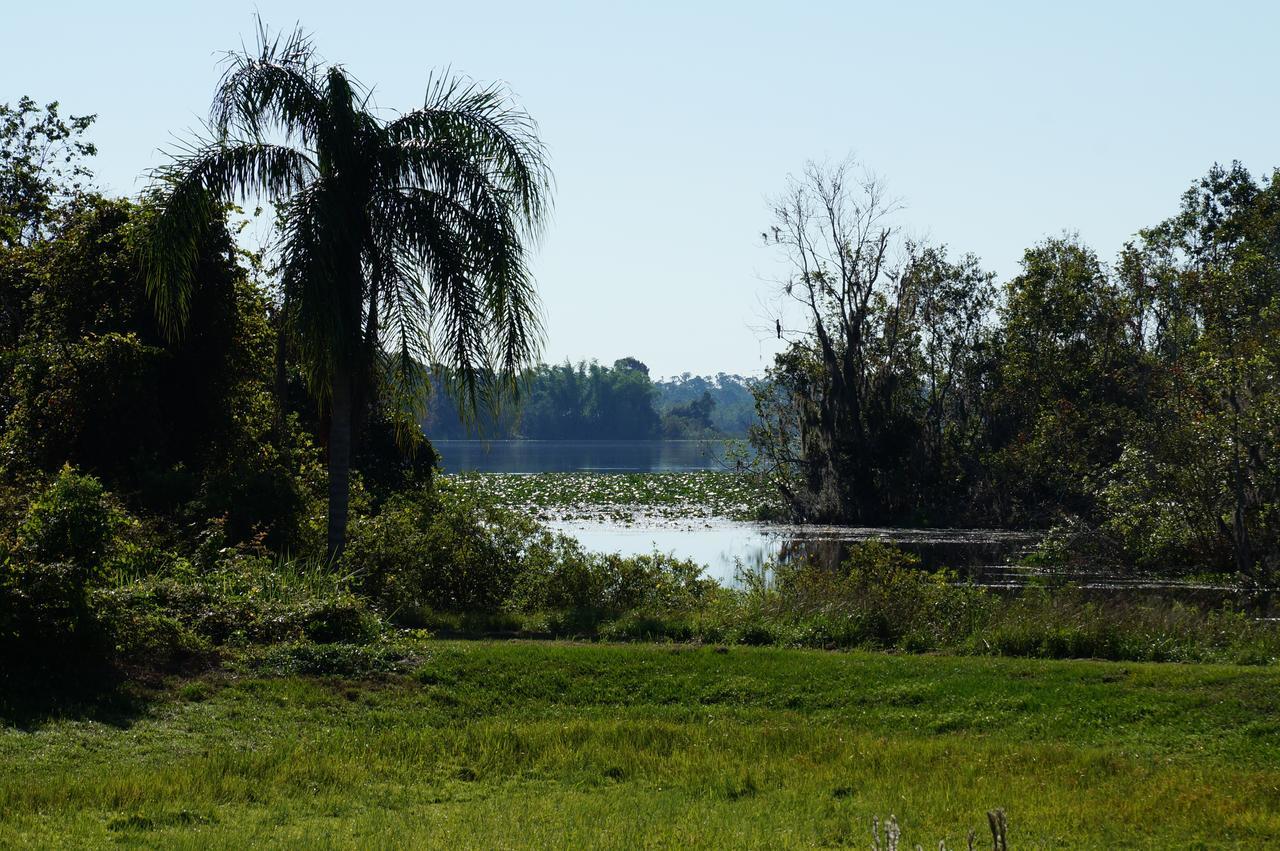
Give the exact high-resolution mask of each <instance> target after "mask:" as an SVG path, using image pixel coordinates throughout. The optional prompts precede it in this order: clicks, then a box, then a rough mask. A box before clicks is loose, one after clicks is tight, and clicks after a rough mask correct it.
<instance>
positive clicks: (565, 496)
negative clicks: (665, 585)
mask: <svg viewBox="0 0 1280 851" xmlns="http://www.w3.org/2000/svg"><path fill="white" fill-rule="evenodd" d="M449 478H450V479H451V480H453V481H455V482H457V483H458V484H459V485H461V486H463V487H465V488H467V489H468V490H469V491H471V492H472V493H474V494H475V495H476V496H477V497H479V498H482V499H487V500H492V501H493V502H495V503H497V504H499V505H501V506H503V507H505V508H512V509H519V510H522V511H525V512H528V513H529V514H531V515H532V516H533V517H535V518H536V519H538V520H542V521H548V520H584V519H590V520H601V519H602V520H614V521H617V522H623V523H625V522H628V521H634V520H635V519H637V518H638V517H641V516H643V517H646V518H649V519H653V518H658V519H682V520H688V519H691V518H693V519H696V518H713V517H720V518H728V519H732V520H751V519H755V518H757V517H759V516H760V515H761V514H762V513H763V512H765V511H766V510H767V509H768V507H769V506H771V505H772V502H773V500H775V499H776V496H775V495H774V494H773V492H772V491H771V490H770V489H769V488H768V487H767V486H766V485H765V484H764V483H763V482H762V481H761V480H760V479H759V478H758V477H756V476H753V475H749V474H742V473H732V472H727V471H719V470H700V471H696V472H685V473H533V474H521V473H465V474H460V475H456V476H450V477H449Z"/></svg>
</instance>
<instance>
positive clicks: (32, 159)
mask: <svg viewBox="0 0 1280 851" xmlns="http://www.w3.org/2000/svg"><path fill="white" fill-rule="evenodd" d="M96 118H97V116H95V115H73V116H71V117H70V121H67V120H64V119H63V118H62V117H61V116H60V115H59V114H58V102H57V101H54V102H53V103H50V104H47V105H45V107H44V108H43V109H41V108H40V107H39V106H38V105H37V104H36V102H35V101H34V100H32V99H31V98H29V97H22V98H20V99H19V100H18V103H17V105H16V106H14V105H12V104H7V103H5V104H0V245H15V244H19V243H24V244H29V243H31V242H33V241H34V240H36V239H37V238H39V237H40V236H42V235H45V234H46V233H47V227H48V224H49V222H50V220H51V219H52V218H53V215H54V213H55V211H56V209H57V207H58V206H59V202H61V201H64V200H66V199H67V198H68V197H71V196H74V195H75V194H77V193H79V192H80V191H82V190H84V189H85V188H86V187H87V186H88V183H89V180H90V178H91V176H92V175H91V173H90V171H89V168H88V167H87V166H86V165H85V163H84V160H85V159H86V158H88V157H91V156H93V155H94V154H96V153H97V148H96V147H95V146H94V144H93V143H92V142H90V141H88V140H86V139H85V138H84V134H85V132H86V131H88V129H89V127H90V126H91V125H92V124H93V122H94V120H95V119H96Z"/></svg>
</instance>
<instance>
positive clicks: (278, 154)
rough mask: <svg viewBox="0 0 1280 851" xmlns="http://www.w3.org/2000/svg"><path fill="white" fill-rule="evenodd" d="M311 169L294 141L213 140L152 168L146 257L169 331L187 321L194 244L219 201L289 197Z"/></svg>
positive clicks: (143, 244)
mask: <svg viewBox="0 0 1280 851" xmlns="http://www.w3.org/2000/svg"><path fill="white" fill-rule="evenodd" d="M314 170H315V169H314V165H313V164H312V163H311V161H310V160H309V159H308V158H307V157H306V156H305V155H303V154H301V153H300V152H298V151H295V150H293V149H292V148H287V147H283V146H279V145H268V144H264V143H249V144H237V145H227V144H220V143H213V144H209V145H205V146H203V147H198V148H195V147H193V148H189V149H187V150H186V151H185V152H184V153H183V154H181V155H179V156H175V158H174V160H173V161H172V162H171V163H170V164H168V165H166V166H163V167H161V168H160V169H157V170H156V171H155V172H153V173H152V179H153V186H155V187H156V189H155V191H154V192H153V193H152V201H153V204H154V208H155V209H154V212H153V214H152V215H151V216H150V217H149V218H148V220H147V224H146V227H145V228H144V232H143V236H142V239H141V243H140V249H141V259H142V265H143V270H144V274H145V278H146V283H147V292H148V293H149V294H150V296H151V297H152V299H153V301H154V302H155V305H156V312H157V315H158V316H159V318H160V321H161V323H162V324H163V325H164V326H165V328H166V329H167V330H168V332H169V333H171V334H173V333H177V332H178V330H179V329H181V327H182V325H183V324H184V323H185V321H186V318H187V309H188V306H189V300H190V294H191V288H192V285H193V280H192V276H193V275H194V274H195V267H196V260H197V252H198V250H199V246H200V244H201V241H202V240H203V239H204V236H205V234H206V233H207V230H208V228H209V226H210V223H212V222H214V221H215V220H216V219H217V217H218V216H220V215H221V213H222V209H221V208H222V205H224V204H226V203H228V202H231V201H233V200H236V199H237V198H238V199H240V200H245V199H247V198H249V197H252V196H255V195H261V196H265V197H268V198H271V199H281V198H285V197H288V196H289V195H291V193H293V192H294V191H295V190H297V189H299V188H301V187H302V186H303V185H305V184H306V182H307V181H308V179H309V178H310V176H311V175H312V173H313V172H314Z"/></svg>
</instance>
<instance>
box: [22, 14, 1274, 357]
mask: <svg viewBox="0 0 1280 851" xmlns="http://www.w3.org/2000/svg"><path fill="white" fill-rule="evenodd" d="M255 14H260V15H261V16H262V18H263V20H265V21H266V22H267V23H268V24H269V25H271V26H273V27H277V28H281V27H292V26H293V25H294V24H295V23H301V24H302V25H303V26H304V27H305V28H306V29H308V30H310V31H311V32H312V33H313V35H314V37H315V41H316V44H317V47H318V49H319V51H320V53H321V55H322V57H323V58H324V59H325V60H326V61H328V62H331V63H341V64H343V65H345V66H346V67H347V68H348V70H349V71H351V72H352V73H353V74H354V75H355V76H356V77H357V78H358V79H360V80H361V81H362V82H364V83H365V84H367V85H371V86H372V87H373V88H374V93H375V94H374V97H375V100H376V102H377V104H378V105H379V107H381V108H384V109H387V110H389V111H390V110H400V111H406V110H409V109H412V108H414V107H415V106H417V105H418V104H420V102H421V100H422V97H423V94H424V87H425V84H426V81H427V79H428V77H429V76H430V75H431V74H432V73H433V72H437V73H438V72H439V71H440V70H441V69H443V68H445V67H451V68H452V69H453V70H454V71H455V72H459V73H463V74H466V75H468V76H470V77H472V78H474V79H476V80H480V81H502V82H505V83H506V84H507V85H508V86H509V87H510V88H511V90H512V91H513V92H514V94H515V95H516V97H517V98H518V100H519V102H520V103H521V104H522V105H523V107H524V108H525V109H527V110H528V111H529V112H530V113H531V114H532V115H533V117H534V118H535V119H536V120H537V121H538V124H539V127H540V131H541V135H542V138H543V140H544V142H545V144H546V146H547V148H548V151H549V153H550V158H551V166H552V169H553V171H554V173H555V177H556V193H555V210H554V213H553V218H552V220H551V223H550V226H549V228H548V229H547V233H546V235H545V237H544V239H543V241H542V243H541V244H540V245H539V246H538V248H537V252H536V259H535V261H534V270H535V274H536V277H537V282H538V287H539V291H540V293H541V296H542V300H543V307H544V311H545V318H546V327H547V340H546V344H545V348H544V357H545V359H547V360H549V361H563V360H565V359H566V358H567V359H570V360H574V361H576V360H579V359H583V358H586V359H591V358H595V359H598V360H600V361H601V362H605V363H609V362H612V361H613V360H615V359H617V358H620V357H624V356H634V357H637V358H639V359H640V360H642V361H644V362H645V363H647V364H648V365H649V366H650V369H651V372H652V374H654V375H655V376H670V375H676V374H680V373H683V372H692V373H695V374H713V373H716V372H722V371H723V372H730V373H742V374H757V373H759V372H760V371H762V370H763V369H764V368H765V367H767V366H768V364H769V361H770V360H771V358H772V355H773V353H774V351H775V341H774V340H771V339H770V338H771V337H773V330H772V320H771V319H767V317H766V304H767V302H768V296H769V293H770V289H771V285H770V280H772V279H773V278H774V277H776V275H777V274H778V271H779V269H778V259H777V257H776V256H775V255H774V254H773V253H771V252H772V251H773V249H770V248H767V247H765V246H763V245H762V244H761V239H760V233H761V232H762V231H764V230H766V229H767V227H768V226H769V225H770V224H771V219H770V213H769V200H770V198H771V197H774V196H776V195H777V194H778V193H779V192H780V191H781V190H782V189H783V188H784V186H785V184H786V180H787V177H788V175H789V174H794V173H798V172H799V171H801V170H802V169H803V167H804V165H805V162H806V161H807V160H817V161H839V160H842V159H844V158H845V157H848V156H853V157H856V159H857V160H858V161H859V162H860V163H861V164H862V165H863V166H864V167H866V168H868V169H870V170H872V171H874V172H875V173H876V174H877V175H878V176H879V177H880V178H882V179H883V180H884V181H885V183H886V184H887V186H888V187H889V191H890V193H891V194H892V195H893V196H895V197H897V198H899V199H901V201H902V203H903V210H902V212H901V213H900V214H899V217H898V218H899V221H898V222H897V224H899V225H900V226H901V227H902V228H904V229H905V230H906V231H907V232H909V233H911V234H913V235H915V236H917V237H923V238H927V239H929V240H931V241H932V242H935V243H945V244H947V245H948V246H950V248H951V250H952V251H953V252H973V253H975V254H977V255H978V256H979V257H980V258H982V260H983V262H984V264H985V266H986V268H988V269H990V270H992V271H994V272H996V273H997V274H998V275H999V276H1000V278H1001V279H1002V280H1004V279H1007V278H1008V277H1010V276H1012V275H1014V274H1016V273H1017V271H1018V262H1019V259H1020V257H1021V256H1022V252H1023V251H1024V250H1025V249H1026V248H1027V247H1029V246H1031V245H1033V244H1035V243H1036V242H1037V241H1039V240H1042V239H1044V238H1046V237H1049V236H1055V235H1059V234H1062V233H1063V232H1064V231H1070V232H1077V233H1079V235H1080V237H1081V238H1082V239H1083V240H1084V241H1085V242H1087V243H1089V244H1090V245H1092V246H1093V247H1094V248H1095V249H1096V250H1097V251H1098V252H1099V254H1100V255H1101V256H1102V257H1104V258H1106V259H1109V258H1113V257H1114V256H1115V253H1116V252H1117V251H1118V250H1119V249H1120V248H1121V246H1122V245H1123V244H1124V242H1125V241H1126V240H1128V239H1130V238H1131V237H1132V235H1133V234H1134V233H1135V232H1136V231H1137V230H1138V229H1140V228H1143V227H1147V226H1150V225H1153V224H1156V223H1157V222H1159V221H1160V220H1162V219H1163V218H1165V217H1167V216H1169V215H1171V214H1172V213H1173V212H1174V211H1175V210H1176V207H1177V203H1178V198H1179V196H1180V195H1181V193H1182V192H1183V191H1184V190H1185V189H1186V187H1187V186H1188V185H1189V184H1190V183H1191V181H1193V180H1194V179H1195V178H1197V177H1198V176H1200V175H1203V174H1204V173H1205V172H1206V171H1207V170H1208V168H1209V167H1210V165H1212V164H1213V163H1214V162H1223V163H1227V162H1230V161H1231V160H1234V159H1238V160H1241V161H1242V162H1243V163H1244V164H1245V165H1246V166H1248V167H1249V168H1250V169H1252V170H1253V171H1254V173H1255V174H1258V175H1262V174H1269V173H1270V171H1271V169H1272V168H1273V167H1275V166H1277V165H1280V108H1278V107H1280V104H1278V103H1277V83H1278V82H1280V51H1278V50H1276V48H1275V33H1276V32H1280V4H1276V3H1269V2H1255V3H1245V2H1226V1H1225V0H1220V2H1217V3H1213V4H1210V3H1205V2H1186V3H1184V2H1151V3H1146V2H1125V3H1121V2H1117V0H1112V2H1108V3H1091V2H1076V3H1061V2H1058V3H1048V2H1032V1H1031V0H1022V2H1017V3H981V4H978V3H960V2H949V3H911V2H883V0H878V2H872V3H867V2H830V3H827V2H804V0H792V2H790V3H782V2H770V3H756V2H747V0H733V2H711V0H704V2H694V0H685V2H662V0H648V1H647V2H636V3H622V2H618V3H602V2H596V3H586V2H582V3H551V2H542V3H537V2H528V1H527V0H526V2H508V0H488V2H484V3H457V2H455V3H450V4H445V3H437V2H430V0H416V2H409V0H404V2H379V0H363V2H360V3H330V2H320V1H319V0H312V2H306V3H298V2H293V3H289V2H270V0H260V2H257V3H246V2H238V0H218V2H200V3H186V2H178V0H170V2H127V0H120V2H115V3H103V2H101V0H94V2H79V0H59V2H50V3H21V4H17V3H13V4H9V3H6V6H5V9H4V11H3V14H2V15H0V30H2V31H3V38H0V44H3V50H0V81H3V85H2V86H0V102H5V101H8V102H14V101H16V100H17V99H18V97H20V96H21V95H23V94H29V95H31V96H32V97H35V98H36V99H37V100H40V101H48V100H54V99H56V100H59V101H60V102H61V103H62V109H63V112H64V114H67V113H74V114H82V113H89V112H96V113H98V115H99V119H98V122H97V124H96V125H95V127H94V130H93V138H94V140H95V141H96V142H97V144H98V146H99V156H98V157H97V162H96V164H95V168H96V170H97V173H98V176H99V183H100V185H101V186H102V187H103V188H105V189H106V190H108V191H110V192H112V193H116V194H123V195H134V194H136V193H138V192H140V191H141V190H142V189H143V188H144V187H145V185H146V179H145V173H146V171H147V170H148V169H150V168H154V167H155V166H157V165H159V164H161V163H162V162H163V161H164V153H163V151H164V149H166V148H172V147H173V146H174V145H175V144H176V143H177V142H179V141H181V140H182V139H183V138H187V134H188V133H189V131H191V130H192V129H193V128H197V127H198V126H199V125H200V123H201V121H202V119H203V117H204V116H205V115H206V114H207V111H208V108H209V101H210V98H211V96H212V93H213V88H214V85H215V83H216V82H217V80H218V77H219V74H220V65H219V62H220V57H221V54H222V53H223V52H225V51H227V50H230V49H234V48H237V47H239V46H240V45H241V44H242V43H243V44H250V45H251V44H252V43H253V40H254V33H255V18H254V16H255Z"/></svg>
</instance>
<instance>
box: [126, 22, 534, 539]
mask: <svg viewBox="0 0 1280 851" xmlns="http://www.w3.org/2000/svg"><path fill="white" fill-rule="evenodd" d="M371 94H372V93H371V92H370V91H369V90H368V89H366V88H364V87H362V86H361V85H360V84H359V83H358V82H357V81H356V80H354V79H353V78H352V77H351V76H350V74H349V73H348V72H347V71H346V69H345V68H343V67H342V66H340V65H331V66H328V67H325V66H324V65H323V64H322V63H321V62H320V61H319V60H318V58H317V56H316V54H315V51H314V48H313V46H312V42H311V40H310V38H309V37H308V36H307V35H306V34H305V33H303V32H302V31H301V30H295V31H294V32H293V33H291V34H290V35H288V36H285V37H281V36H276V37H275V38H272V37H270V36H269V35H268V33H267V31H266V29H265V28H264V27H263V26H262V25H261V23H260V24H259V47H258V50H257V52H256V53H250V52H248V51H243V50H242V51H240V52H234V53H231V54H229V61H228V65H227V69H226V73H225V74H224V75H223V77H222V79H221V81H220V82H219V84H218V87H217V91H216V93H215V96H214V100H213V107H212V110H211V113H210V121H209V130H208V133H207V136H206V137H205V138H203V139H202V140H199V141H197V142H196V143H194V144H192V145H190V146H188V147H186V148H184V149H183V150H181V151H180V152H178V153H177V154H176V155H175V156H174V157H173V160H172V162H171V163H169V164H168V165H167V166H165V167H163V168H161V169H158V170H157V171H156V172H155V173H154V174H153V177H154V178H155V185H156V191H155V196H156V214H155V216H154V218H153V223H152V225H151V226H150V227H149V228H148V230H147V235H146V237H145V239H144V241H143V247H142V255H143V262H144V267H145V269H146V273H147V286H148V291H149V292H150V294H151V297H152V299H153V300H154V302H155V306H156V310H157V313H158V315H159V316H160V318H161V320H162V321H163V322H164V323H165V324H166V325H167V326H168V327H169V328H170V329H171V330H172V331H174V332H175V333H176V332H177V331H179V330H180V329H181V327H182V324H183V322H184V321H185V319H186V317H187V312H188V307H189V298H190V294H191V291H192V283H193V275H194V265H195V264H194V261H195V257H196V250H197V247H198V245H199V243H200V239H201V236H202V232H203V231H204V230H205V228H207V226H208V223H209V222H211V221H215V220H216V219H217V217H218V215H220V213H221V211H222V210H223V209H224V207H225V205H226V204H229V203H234V202H236V201H240V202H244V201H247V200H249V199H251V198H254V199H259V200H261V199H266V200H268V201H270V202H272V203H274V204H275V205H276V207H277V209H278V211H279V221H280V224H279V240H278V252H279V270H280V284H281V287H280V289H281V294H282V315H283V316H284V318H285V325H286V326H287V329H288V331H289V333H290V335H291V337H292V341H293V345H294V346H295V347H296V349H297V351H298V353H299V358H300V360H301V363H302V365H303V369H304V373H305V375H306V378H307V382H308V386H309V387H310V388H311V389H312V391H313V392H314V393H315V394H316V396H317V398H318V399H320V400H321V401H322V402H327V404H328V409H329V440H328V473H329V517H328V548H329V554H330V557H331V558H333V557H336V556H337V555H339V554H340V553H341V551H342V547H343V544H344V542H345V540H346V527H347V503H348V490H349V488H348V483H349V479H350V464H351V444H352V424H353V407H358V406H359V405H360V404H361V402H360V400H365V399H368V398H369V395H370V393H371V392H372V388H371V387H370V386H369V385H370V381H371V380H372V376H373V375H375V374H377V370H379V369H385V370H386V372H385V374H387V375H388V376H394V377H396V378H398V379H399V382H400V386H402V387H404V386H408V382H410V381H411V380H413V376H414V375H415V370H419V369H420V367H419V366H418V365H420V364H433V365H436V364H438V365H441V366H444V367H447V370H446V373H447V374H448V375H450V376H452V377H453V380H454V381H455V383H456V384H457V385H458V386H457V388H456V389H457V390H458V391H459V392H460V395H461V396H462V397H463V398H464V399H465V400H466V401H467V402H468V403H469V406H470V407H471V409H472V410H474V408H475V407H476V405H477V400H478V399H481V398H483V399H492V398H495V396H494V394H495V393H496V392H498V391H500V390H502V389H504V388H510V387H514V376H516V375H517V374H518V372H519V370H520V369H521V368H522V367H524V366H525V365H527V364H529V363H531V362H532V361H533V360H534V359H535V358H536V356H537V351H538V348H539V345H540V341H541V324H540V321H539V307H538V301H537V296H536V293H535V292H534V289H533V282H532V278H531V276H530V274H529V270H528V266H527V264H526V245H527V243H529V242H531V241H533V240H536V238H537V236H538V233H539V231H540V229H541V226H542V224H543V223H544V221H545V219H546V215H547V211H548V205H549V198H550V172H549V170H548V168H547V165H546V159H545V153H544V149H543V147H542V145H541V143H540V141H539V140H538V138H537V134H536V126H535V124H534V122H533V120H532V119H531V118H530V117H529V116H528V115H527V114H526V113H525V112H523V111H521V110H520V109H519V108H517V107H515V106H513V105H512V103H511V100H510V98H509V97H508V95H507V93H506V91H505V90H504V89H503V88H501V87H499V86H495V85H478V84H475V83H469V82H465V81H462V80H459V79H458V78H456V77H450V76H448V75H445V76H444V77H441V78H438V79H434V80H430V81H429V82H428V86H427V94H426V98H425V101H424V103H423V106H422V107H421V108H420V109H416V110H413V111H412V112H408V113H405V114H395V115H393V116H391V117H389V118H386V119H384V118H383V117H381V116H379V115H378V114H377V110H376V109H375V107H373V105H372V103H371V100H372V98H371ZM353 400H354V401H353ZM357 413H359V411H357Z"/></svg>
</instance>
